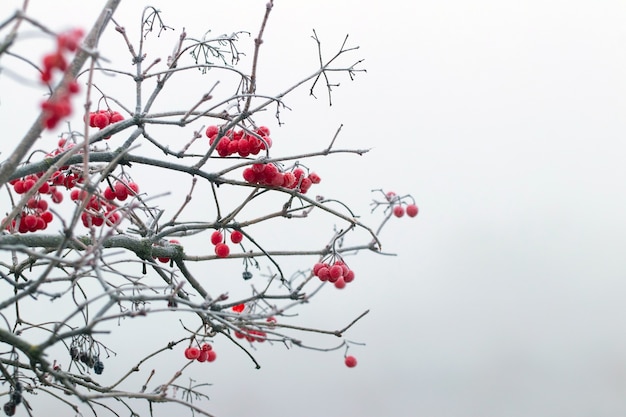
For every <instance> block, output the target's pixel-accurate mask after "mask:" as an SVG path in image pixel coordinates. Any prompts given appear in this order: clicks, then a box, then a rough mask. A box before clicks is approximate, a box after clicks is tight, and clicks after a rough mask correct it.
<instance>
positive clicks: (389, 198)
mask: <svg viewBox="0 0 626 417" xmlns="http://www.w3.org/2000/svg"><path fill="white" fill-rule="evenodd" d="M385 198H387V201H391V200H393V199H394V198H396V193H394V192H393V191H389V192H387V193H386V194H385Z"/></svg>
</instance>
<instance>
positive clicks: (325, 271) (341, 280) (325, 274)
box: [313, 259, 354, 289]
mask: <svg viewBox="0 0 626 417" xmlns="http://www.w3.org/2000/svg"><path fill="white" fill-rule="evenodd" d="M313 275H315V276H316V277H318V278H319V279H320V281H322V282H325V281H328V282H332V283H333V284H334V285H335V287H336V288H338V289H342V288H345V287H346V284H348V283H350V282H352V281H354V271H353V270H352V269H350V268H349V267H348V265H346V263H345V262H344V261H342V260H340V259H337V260H335V261H334V262H332V263H329V262H318V263H316V264H315V265H314V266H313Z"/></svg>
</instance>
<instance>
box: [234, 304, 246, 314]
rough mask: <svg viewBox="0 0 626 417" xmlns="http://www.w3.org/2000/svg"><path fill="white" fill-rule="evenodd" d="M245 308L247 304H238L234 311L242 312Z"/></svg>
mask: <svg viewBox="0 0 626 417" xmlns="http://www.w3.org/2000/svg"><path fill="white" fill-rule="evenodd" d="M245 308H246V305H245V304H237V305H236V306H233V311H234V312H236V313H241V312H242V311H243V310H244V309H245Z"/></svg>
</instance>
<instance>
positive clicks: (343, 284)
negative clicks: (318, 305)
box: [334, 277, 346, 290]
mask: <svg viewBox="0 0 626 417" xmlns="http://www.w3.org/2000/svg"><path fill="white" fill-rule="evenodd" d="M334 285H335V288H338V289H340V290H341V289H343V288H345V287H346V281H345V280H344V279H343V277H339V278H337V281H335V282H334Z"/></svg>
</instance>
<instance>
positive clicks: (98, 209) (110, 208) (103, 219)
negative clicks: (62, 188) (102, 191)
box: [70, 188, 120, 227]
mask: <svg viewBox="0 0 626 417" xmlns="http://www.w3.org/2000/svg"><path fill="white" fill-rule="evenodd" d="M70 199H71V200H72V201H76V202H78V203H80V202H82V201H83V200H85V199H88V200H87V202H86V205H85V208H84V211H83V212H82V213H81V215H80V220H81V221H82V223H83V226H85V227H91V226H102V225H103V224H105V223H106V225H107V226H114V225H115V224H117V223H118V222H119V221H120V215H119V213H118V212H117V211H116V209H117V207H116V206H115V205H114V204H111V203H109V202H108V201H106V200H104V199H103V198H101V197H100V196H98V195H91V196H90V195H88V193H87V192H86V191H85V190H80V189H78V188H74V189H73V190H72V191H71V192H70Z"/></svg>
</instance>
